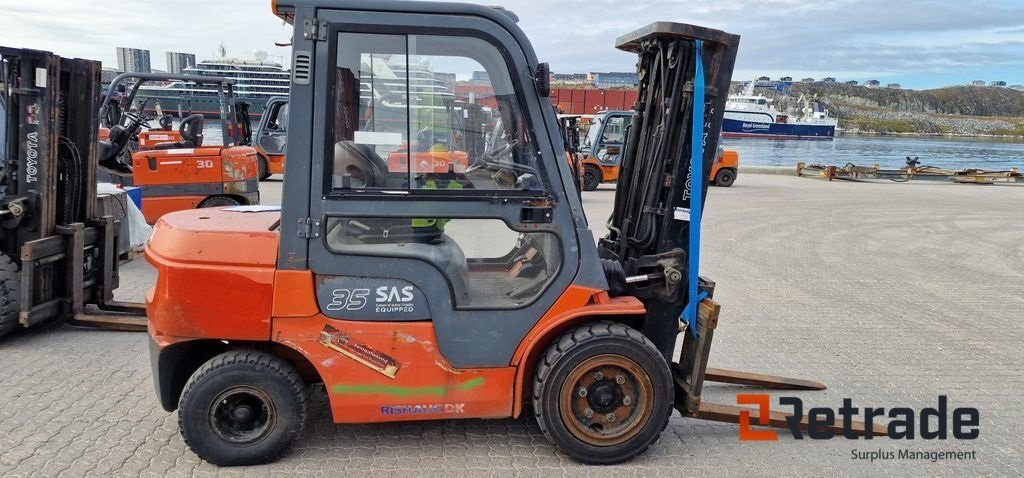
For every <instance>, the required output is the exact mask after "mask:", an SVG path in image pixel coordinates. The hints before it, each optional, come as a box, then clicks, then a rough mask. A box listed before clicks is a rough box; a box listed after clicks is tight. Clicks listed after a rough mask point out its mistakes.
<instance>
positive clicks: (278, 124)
mask: <svg viewBox="0 0 1024 478" xmlns="http://www.w3.org/2000/svg"><path fill="white" fill-rule="evenodd" d="M273 113H274V116H273V117H272V118H270V121H269V122H268V124H267V129H269V130H270V131H275V132H280V133H283V132H285V131H287V130H288V103H281V106H278V107H277V108H276V109H275V111H274V112H273Z"/></svg>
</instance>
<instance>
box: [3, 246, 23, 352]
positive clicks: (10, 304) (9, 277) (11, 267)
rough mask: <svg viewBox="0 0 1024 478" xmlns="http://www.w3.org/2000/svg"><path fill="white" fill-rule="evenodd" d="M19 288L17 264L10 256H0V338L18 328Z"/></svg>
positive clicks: (19, 278) (19, 280)
mask: <svg viewBox="0 0 1024 478" xmlns="http://www.w3.org/2000/svg"><path fill="white" fill-rule="evenodd" d="M20 286H21V277H20V275H19V274H18V264H17V263H15V262H14V260H12V259H11V257H10V256H8V255H6V254H0V337H3V336H5V335H7V334H8V333H10V332H11V331H12V330H14V328H15V327H17V326H18V299H19V298H20V294H21V291H20Z"/></svg>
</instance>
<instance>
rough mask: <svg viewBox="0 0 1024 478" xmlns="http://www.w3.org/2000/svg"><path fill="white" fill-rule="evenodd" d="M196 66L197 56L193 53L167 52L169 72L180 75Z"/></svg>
mask: <svg viewBox="0 0 1024 478" xmlns="http://www.w3.org/2000/svg"><path fill="white" fill-rule="evenodd" d="M190 66H196V56H195V55H193V54H191V53H179V52H176V51H169V52H167V72H168V73H171V74H174V75H180V74H182V73H184V71H185V68H188V67H190Z"/></svg>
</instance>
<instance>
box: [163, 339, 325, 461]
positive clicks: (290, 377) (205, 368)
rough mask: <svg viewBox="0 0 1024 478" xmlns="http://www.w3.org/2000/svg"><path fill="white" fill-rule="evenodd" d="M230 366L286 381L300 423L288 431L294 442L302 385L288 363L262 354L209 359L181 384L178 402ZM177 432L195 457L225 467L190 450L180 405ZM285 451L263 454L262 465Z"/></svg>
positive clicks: (303, 402)
mask: <svg viewBox="0 0 1024 478" xmlns="http://www.w3.org/2000/svg"><path fill="white" fill-rule="evenodd" d="M234 365H245V366H249V367H252V369H254V370H255V371H265V372H269V373H272V374H275V375H277V376H278V377H281V378H284V379H285V380H286V381H287V382H288V385H289V388H291V391H292V392H294V394H295V396H296V397H298V399H299V410H298V415H299V421H300V423H299V426H298V427H297V428H296V429H295V430H293V431H292V433H291V435H292V436H291V437H290V439H289V442H290V441H292V440H294V438H295V437H296V436H298V435H299V434H300V433H301V432H302V429H303V428H304V427H305V423H306V383H305V382H304V381H303V380H302V377H300V376H299V374H298V372H296V371H295V368H294V367H293V366H292V365H291V364H290V363H288V362H286V361H284V360H282V359H280V358H277V357H275V356H273V355H270V354H267V353H265V352H260V351H256V350H231V351H227V352H224V353H222V354H220V355H217V356H216V357H214V358H212V359H210V360H209V361H207V362H206V363H205V364H203V365H202V366H201V367H199V369H198V370H196V372H195V373H193V374H192V377H191V378H189V380H188V382H187V383H186V384H185V389H184V390H183V391H182V393H181V399H180V402H179V403H181V404H184V403H185V402H186V401H187V400H188V398H189V396H190V395H191V394H192V392H193V390H194V388H195V386H196V384H198V383H200V382H202V381H203V379H205V378H206V377H207V376H210V375H213V374H216V373H218V372H219V371H220V370H222V369H224V368H226V367H231V366H234ZM178 431H179V432H180V433H181V438H182V440H184V441H185V445H186V446H187V447H188V448H189V449H191V450H192V451H193V452H195V453H196V455H198V456H199V458H202V459H203V460H205V461H207V462H209V463H212V464H214V465H217V466H224V465H225V464H222V463H218V462H217V461H215V460H212V459H211V457H207V456H203V455H202V454H200V453H199V452H198V451H196V448H194V447H193V446H192V443H190V442H189V439H188V436H187V435H186V434H185V427H184V407H182V406H179V407H178ZM287 448H288V447H283V448H282V449H281V450H278V452H277V453H276V454H268V455H265V461H263V463H270V462H272V461H274V460H277V458H278V457H280V456H281V454H282V453H284V451H285V450H287Z"/></svg>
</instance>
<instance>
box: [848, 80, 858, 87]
mask: <svg viewBox="0 0 1024 478" xmlns="http://www.w3.org/2000/svg"><path fill="white" fill-rule="evenodd" d="M846 84H847V85H850V86H857V85H859V84H860V83H857V80H850V81H847V82H846Z"/></svg>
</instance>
